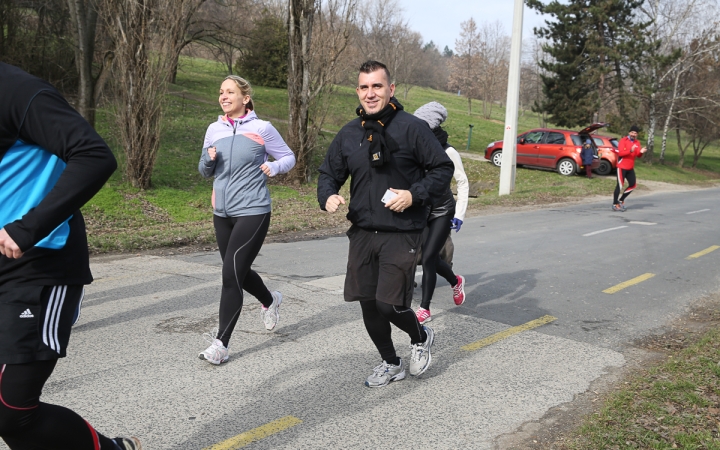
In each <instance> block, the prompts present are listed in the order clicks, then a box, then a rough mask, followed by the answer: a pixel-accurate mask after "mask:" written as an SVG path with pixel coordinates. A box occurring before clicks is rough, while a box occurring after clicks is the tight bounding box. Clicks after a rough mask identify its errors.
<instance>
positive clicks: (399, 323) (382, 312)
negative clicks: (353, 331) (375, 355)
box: [360, 300, 427, 364]
mask: <svg viewBox="0 0 720 450" xmlns="http://www.w3.org/2000/svg"><path fill="white" fill-rule="evenodd" d="M360 307H361V308H362V314H363V322H365V329H366V330H367V332H368V334H369V335H370V339H372V341H373V343H374V344H375V347H377V349H378V351H379V352H380V357H382V359H383V361H387V362H389V363H390V364H398V357H397V354H396V353H395V345H393V341H392V336H391V334H392V328H391V327H390V324H391V323H392V324H393V325H395V326H396V327H398V328H400V329H401V330H403V331H404V332H406V333H407V334H408V335H409V336H410V343H412V344H419V343H421V342H425V339H427V334H426V333H425V330H424V329H423V328H422V325H420V323H419V322H418V320H417V316H416V315H415V312H414V311H413V310H412V309H410V308H406V307H404V306H393V305H389V304H387V303H383V302H379V301H377V300H369V301H364V302H360Z"/></svg>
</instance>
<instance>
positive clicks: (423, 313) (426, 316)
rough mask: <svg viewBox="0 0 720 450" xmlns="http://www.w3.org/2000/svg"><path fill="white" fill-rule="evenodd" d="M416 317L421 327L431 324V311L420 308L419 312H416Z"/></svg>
mask: <svg viewBox="0 0 720 450" xmlns="http://www.w3.org/2000/svg"><path fill="white" fill-rule="evenodd" d="M415 315H416V316H417V319H418V322H420V325H422V324H424V323H425V322H430V321H431V320H432V317H431V316H430V310H429V309H425V308H418V310H417V311H415Z"/></svg>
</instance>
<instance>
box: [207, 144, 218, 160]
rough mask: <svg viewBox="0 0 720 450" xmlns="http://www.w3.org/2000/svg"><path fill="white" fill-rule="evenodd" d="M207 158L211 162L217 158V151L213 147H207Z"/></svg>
mask: <svg viewBox="0 0 720 450" xmlns="http://www.w3.org/2000/svg"><path fill="white" fill-rule="evenodd" d="M208 156H209V157H210V160H211V161H215V158H216V157H217V149H216V148H215V147H208Z"/></svg>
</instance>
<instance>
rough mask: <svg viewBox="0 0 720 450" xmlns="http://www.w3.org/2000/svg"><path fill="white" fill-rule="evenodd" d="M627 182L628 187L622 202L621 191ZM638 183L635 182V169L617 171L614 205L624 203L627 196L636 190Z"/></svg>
mask: <svg viewBox="0 0 720 450" xmlns="http://www.w3.org/2000/svg"><path fill="white" fill-rule="evenodd" d="M625 180H627V182H628V187H627V189H625V191H624V192H623V195H622V197H620V200H618V197H619V196H620V191H621V190H622V188H623V185H624V184H625ZM636 183H637V182H636V180H635V169H617V185H616V186H615V192H614V193H613V205H617V204H618V203H620V202H624V201H625V199H626V198H627V196H628V195H630V193H631V192H632V191H634V190H635V185H636Z"/></svg>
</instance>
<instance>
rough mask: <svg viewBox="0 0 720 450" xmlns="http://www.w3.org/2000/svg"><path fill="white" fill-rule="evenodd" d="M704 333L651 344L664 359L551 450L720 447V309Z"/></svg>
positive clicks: (670, 336) (665, 338)
mask: <svg viewBox="0 0 720 450" xmlns="http://www.w3.org/2000/svg"><path fill="white" fill-rule="evenodd" d="M704 315H705V320H709V321H710V322H711V324H709V325H708V326H705V327H703V329H704V331H703V332H702V333H699V335H698V334H693V333H680V334H678V333H670V334H667V335H664V336H661V337H659V338H657V339H655V340H654V344H653V345H650V347H651V348H653V347H654V350H661V351H663V352H666V357H665V361H664V362H662V363H659V364H656V365H654V366H653V367H650V368H648V369H643V370H642V371H641V372H640V373H637V374H636V375H634V376H632V377H630V378H629V379H627V380H626V381H625V383H624V385H623V386H624V387H622V388H621V389H619V390H617V391H616V392H614V393H612V394H611V395H610V396H609V397H608V398H607V399H606V401H605V403H604V405H603V406H602V408H601V409H600V410H599V411H597V412H595V413H594V414H591V415H590V416H588V417H587V418H586V419H585V422H584V424H583V425H582V426H581V427H580V428H578V429H577V430H575V432H573V433H571V435H570V436H569V437H568V438H566V439H562V440H561V441H560V442H557V443H556V445H553V448H560V449H567V450H570V449H572V450H590V449H593V450H595V449H635V448H641V449H674V448H680V449H708V450H716V449H720V307H718V303H717V301H716V302H715V304H714V306H713V307H712V309H711V310H709V311H707V310H706V311H705V313H704Z"/></svg>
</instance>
